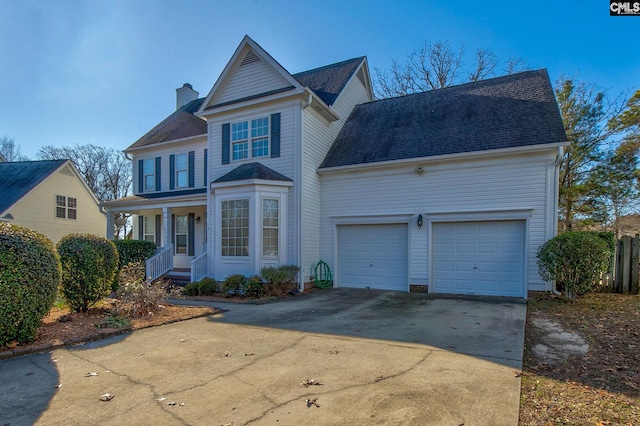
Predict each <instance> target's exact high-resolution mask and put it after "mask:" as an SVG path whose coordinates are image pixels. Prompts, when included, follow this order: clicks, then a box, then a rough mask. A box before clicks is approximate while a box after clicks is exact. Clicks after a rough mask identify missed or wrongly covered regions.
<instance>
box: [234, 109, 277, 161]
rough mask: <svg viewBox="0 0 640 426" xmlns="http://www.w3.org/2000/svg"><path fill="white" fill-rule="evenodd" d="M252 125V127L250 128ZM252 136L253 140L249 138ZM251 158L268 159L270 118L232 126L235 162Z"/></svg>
mask: <svg viewBox="0 0 640 426" xmlns="http://www.w3.org/2000/svg"><path fill="white" fill-rule="evenodd" d="M249 124H251V127H249ZM249 135H251V138H249ZM249 145H251V157H266V156H268V155H269V117H263V118H256V119H254V120H251V121H242V122H240V123H233V124H232V125H231V147H232V152H233V160H234V161H235V160H244V159H246V158H249Z"/></svg>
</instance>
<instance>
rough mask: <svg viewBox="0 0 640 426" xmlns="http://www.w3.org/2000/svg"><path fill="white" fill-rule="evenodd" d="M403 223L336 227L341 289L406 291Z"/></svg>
mask: <svg viewBox="0 0 640 426" xmlns="http://www.w3.org/2000/svg"><path fill="white" fill-rule="evenodd" d="M407 253H408V233H407V225H406V224H391V225H342V226H338V283H339V284H338V285H339V286H340V287H356V288H373V289H384V290H403V291H407V290H408V257H407Z"/></svg>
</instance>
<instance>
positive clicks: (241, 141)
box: [231, 121, 249, 160]
mask: <svg viewBox="0 0 640 426" xmlns="http://www.w3.org/2000/svg"><path fill="white" fill-rule="evenodd" d="M248 124H249V123H248V122H247V121H243V122H240V123H234V124H232V125H231V146H232V147H233V159H234V160H244V159H245V158H248V157H249V130H248V127H249V126H248Z"/></svg>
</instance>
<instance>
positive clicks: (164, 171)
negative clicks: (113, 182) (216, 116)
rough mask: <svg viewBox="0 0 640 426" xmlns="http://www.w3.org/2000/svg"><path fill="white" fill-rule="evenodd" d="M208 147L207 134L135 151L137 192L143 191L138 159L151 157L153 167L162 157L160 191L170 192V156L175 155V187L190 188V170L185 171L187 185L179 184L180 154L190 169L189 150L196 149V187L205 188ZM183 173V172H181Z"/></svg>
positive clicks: (134, 162)
mask: <svg viewBox="0 0 640 426" xmlns="http://www.w3.org/2000/svg"><path fill="white" fill-rule="evenodd" d="M206 148H207V139H206V135H203V136H202V137H198V138H194V139H189V140H188V141H183V142H175V143H167V144H164V145H161V146H157V147H149V148H148V149H145V150H141V151H137V152H134V153H133V154H132V156H133V185H134V191H135V193H136V194H139V193H141V192H144V190H143V191H140V190H139V189H138V176H139V174H138V173H139V172H138V160H139V159H150V161H151V162H152V163H153V167H154V168H155V158H156V157H160V158H161V160H160V167H161V169H160V183H161V189H160V192H168V191H170V189H169V188H170V174H171V161H170V156H171V155H175V158H176V160H175V161H176V163H175V166H176V167H175V170H174V173H175V187H176V189H181V190H182V189H189V188H188V182H189V178H188V175H189V173H188V171H187V172H186V173H185V177H186V179H185V181H186V183H185V187H179V186H178V181H179V179H178V157H180V155H184V157H185V159H186V167H185V170H188V164H189V159H188V155H187V152H189V151H194V153H195V155H194V184H195V186H194V188H203V187H206V185H205V176H204V161H205V159H204V150H205V149H206ZM210 171H211V163H209V172H210ZM181 175H182V174H181ZM153 179H154V181H153V186H152V191H155V176H154V178H153Z"/></svg>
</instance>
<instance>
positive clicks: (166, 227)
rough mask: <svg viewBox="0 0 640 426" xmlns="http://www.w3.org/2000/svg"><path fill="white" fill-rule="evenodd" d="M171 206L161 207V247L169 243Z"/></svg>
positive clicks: (167, 245)
mask: <svg viewBox="0 0 640 426" xmlns="http://www.w3.org/2000/svg"><path fill="white" fill-rule="evenodd" d="M172 232H173V230H172V229H171V207H163V208H162V247H169V244H171V233H172Z"/></svg>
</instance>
